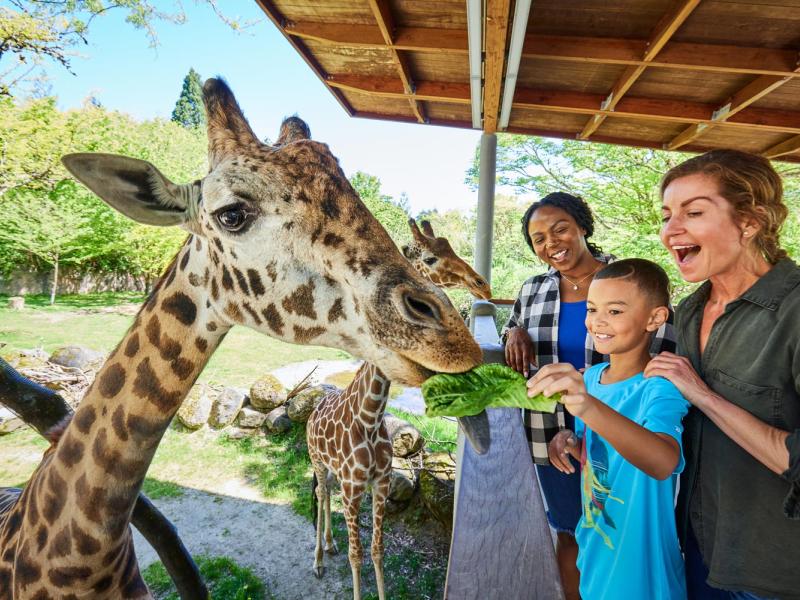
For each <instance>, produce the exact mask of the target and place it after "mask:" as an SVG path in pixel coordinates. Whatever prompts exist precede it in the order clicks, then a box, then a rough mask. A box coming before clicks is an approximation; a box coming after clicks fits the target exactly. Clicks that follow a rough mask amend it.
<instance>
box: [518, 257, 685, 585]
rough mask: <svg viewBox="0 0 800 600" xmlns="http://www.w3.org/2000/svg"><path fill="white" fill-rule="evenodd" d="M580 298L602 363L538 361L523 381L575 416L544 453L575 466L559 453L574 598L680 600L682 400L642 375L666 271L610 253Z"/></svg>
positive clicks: (660, 311)
mask: <svg viewBox="0 0 800 600" xmlns="http://www.w3.org/2000/svg"><path fill="white" fill-rule="evenodd" d="M586 305H587V314H586V327H587V329H588V331H589V333H590V334H591V336H592V338H593V339H594V344H595V348H596V349H597V351H598V352H602V353H603V354H606V355H608V356H609V362H607V363H601V364H598V365H595V366H593V367H591V368H589V369H587V370H586V372H585V374H584V375H581V374H580V373H579V372H578V371H577V370H575V368H574V367H573V366H572V365H570V364H567V363H555V364H551V365H546V366H544V367H542V369H541V370H540V371H539V372H538V373H537V374H536V376H534V377H533V378H532V379H531V380H530V381H529V382H528V394H529V395H530V396H535V395H536V394H539V393H544V394H545V395H547V396H550V395H552V394H554V393H556V392H561V393H562V396H561V402H563V403H564V406H565V408H566V409H567V410H568V411H569V412H570V413H571V414H572V415H574V416H575V417H576V423H575V429H576V431H575V432H574V433H573V432H571V431H569V430H563V431H561V432H559V433H558V434H557V435H556V437H555V438H554V439H553V441H552V442H551V443H550V447H549V456H550V461H551V463H552V464H553V466H555V467H556V468H557V469H560V470H561V471H564V472H572V471H573V470H574V469H573V467H572V465H571V463H570V461H569V460H568V455H572V456H573V457H574V458H576V459H577V460H579V461H580V462H581V465H582V473H581V480H582V489H581V496H582V501H583V516H582V517H581V520H580V523H579V525H578V531H577V536H576V537H577V540H578V548H579V551H578V568H579V569H580V572H581V580H580V592H581V596H582V597H583V598H584V600H607V599H612V598H619V599H623V598H624V599H626V600H627V599H630V598H648V599H665V600H667V599H668V600H673V599H682V598H685V597H686V586H685V581H684V569H683V559H682V557H681V553H680V548H679V545H678V537H677V533H676V527H675V517H674V497H675V486H676V482H677V475H678V474H679V473H680V472H681V470H682V469H683V456H682V452H681V433H682V431H683V428H682V426H681V419H682V418H683V416H684V415H685V414H686V412H687V409H688V403H687V402H686V400H685V399H684V398H683V396H681V394H680V392H679V391H678V390H677V388H676V387H675V386H674V385H672V384H671V383H670V382H669V381H667V380H666V379H663V378H661V377H651V378H645V377H644V375H643V374H642V371H643V370H644V368H645V366H646V365H647V363H648V362H649V361H650V354H649V352H648V348H649V346H650V341H651V337H652V335H653V333H654V332H655V331H656V330H657V329H658V328H659V327H660V326H661V325H662V324H663V323H664V322H665V321H666V320H667V317H668V315H669V308H668V305H669V279H668V278H667V274H666V273H665V272H664V270H663V269H661V267H659V266H658V265H656V264H655V263H652V262H650V261H647V260H643V259H627V260H621V261H617V262H614V263H611V264H609V265H608V266H606V267H604V268H603V269H601V270H600V271H599V272H598V273H597V274H596V275H595V278H594V281H593V282H592V284H591V286H590V288H589V296H588V299H587V303H586Z"/></svg>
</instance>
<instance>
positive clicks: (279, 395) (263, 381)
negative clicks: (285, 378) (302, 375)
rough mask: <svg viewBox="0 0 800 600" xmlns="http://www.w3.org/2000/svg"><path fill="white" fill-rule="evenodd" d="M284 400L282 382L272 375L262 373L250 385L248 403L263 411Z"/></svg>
mask: <svg viewBox="0 0 800 600" xmlns="http://www.w3.org/2000/svg"><path fill="white" fill-rule="evenodd" d="M284 402H286V391H285V390H284V389H283V384H282V383H281V382H280V381H278V378H277V377H275V376H273V375H264V377H262V378H260V379H259V380H258V381H256V382H255V383H254V384H253V385H251V386H250V404H252V405H253V406H254V407H255V408H257V409H259V410H263V411H265V412H269V411H271V410H272V409H273V408H276V407H278V406H280V405H281V404H283V403H284Z"/></svg>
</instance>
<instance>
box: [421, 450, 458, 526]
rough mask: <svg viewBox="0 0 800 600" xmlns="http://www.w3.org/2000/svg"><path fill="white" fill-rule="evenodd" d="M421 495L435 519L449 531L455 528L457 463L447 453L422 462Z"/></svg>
mask: <svg viewBox="0 0 800 600" xmlns="http://www.w3.org/2000/svg"><path fill="white" fill-rule="evenodd" d="M422 466H423V469H422V471H420V474H419V493H420V498H421V499H422V502H423V504H424V505H425V506H426V507H427V509H428V510H429V511H430V513H431V514H432V515H433V517H434V518H435V519H436V520H437V521H439V522H440V523H441V524H442V525H444V526H445V527H447V528H448V529H450V528H452V526H453V499H454V497H455V487H456V463H455V460H454V459H453V458H452V457H451V456H450V454H449V453H447V452H434V453H433V454H428V455H426V456H425V457H424V458H423V460H422Z"/></svg>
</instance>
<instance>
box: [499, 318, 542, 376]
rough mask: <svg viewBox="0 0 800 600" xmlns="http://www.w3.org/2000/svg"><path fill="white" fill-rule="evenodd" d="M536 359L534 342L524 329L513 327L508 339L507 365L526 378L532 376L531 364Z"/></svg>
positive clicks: (509, 331)
mask: <svg viewBox="0 0 800 600" xmlns="http://www.w3.org/2000/svg"><path fill="white" fill-rule="evenodd" d="M535 358H536V355H535V353H534V351H533V341H532V340H531V336H529V335H528V332H527V331H526V330H525V329H523V328H522V327H512V328H511V329H509V330H508V337H507V338H506V364H507V365H508V366H509V367H511V368H512V369H514V370H515V371H516V372H517V373H522V374H523V375H524V376H525V377H528V375H529V374H530V364H531V363H532V362H533V360H534V359H535Z"/></svg>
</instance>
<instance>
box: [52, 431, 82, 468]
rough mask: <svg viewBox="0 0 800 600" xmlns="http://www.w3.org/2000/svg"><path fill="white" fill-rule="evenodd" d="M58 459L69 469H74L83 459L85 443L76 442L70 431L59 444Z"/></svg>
mask: <svg viewBox="0 0 800 600" xmlns="http://www.w3.org/2000/svg"><path fill="white" fill-rule="evenodd" d="M57 456H58V459H59V460H60V461H61V462H62V463H63V464H64V466H65V467H67V468H72V467H74V466H75V465H76V464H78V461H79V460H80V459H81V458H82V457H83V442H81V441H80V440H76V439H75V438H73V437H72V434H71V433H70V432H69V431H68V432H67V435H65V436H64V438H63V439H62V440H61V442H60V443H59V444H58V454H57Z"/></svg>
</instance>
